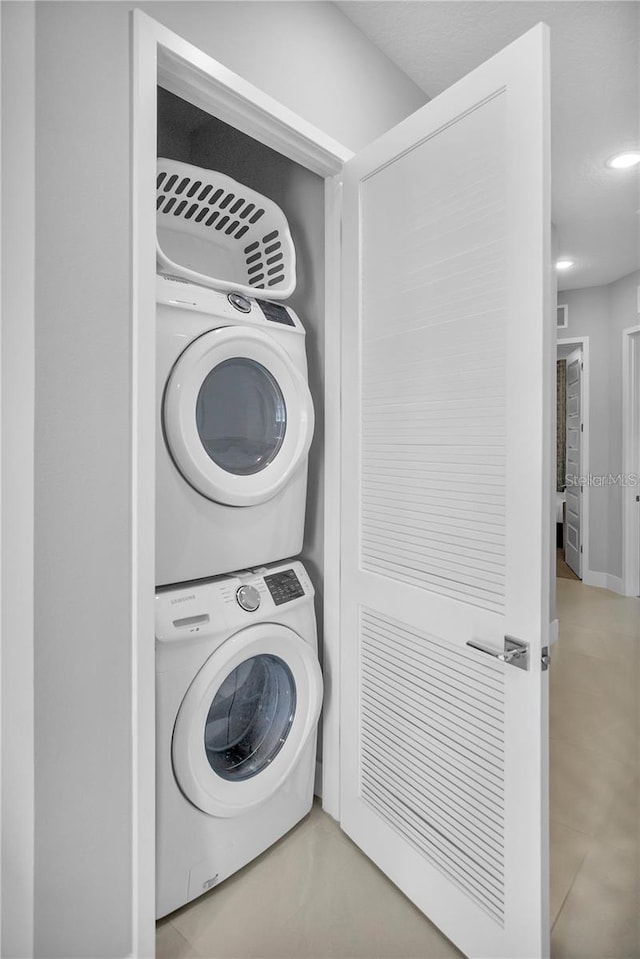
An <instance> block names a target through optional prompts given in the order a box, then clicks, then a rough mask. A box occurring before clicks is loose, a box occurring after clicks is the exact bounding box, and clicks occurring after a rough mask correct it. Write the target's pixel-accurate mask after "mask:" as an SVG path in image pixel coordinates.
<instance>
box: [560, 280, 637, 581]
mask: <svg viewBox="0 0 640 959" xmlns="http://www.w3.org/2000/svg"><path fill="white" fill-rule="evenodd" d="M638 284H640V271H637V272H635V273H631V274H629V276H625V277H622V279H620V280H617V281H616V282H615V283H611V284H609V285H608V286H595V287H588V288H586V289H582V290H568V291H564V292H562V293H559V294H558V303H566V304H568V307H569V325H568V327H567V329H566V330H561V331H558V335H559V336H560V337H571V336H588V337H589V347H590V364H591V368H590V380H591V382H590V416H591V422H590V436H589V442H590V460H591V462H590V464H589V466H590V472H591V473H593V474H596V475H606V474H608V473H614V474H617V473H620V472H621V471H622V331H623V330H624V329H625V328H626V327H628V326H634V325H635V324H637V323H638V313H637V287H638ZM589 496H590V505H589V511H590V517H589V525H590V528H589V566H590V569H591V570H592V571H594V572H601V573H607V574H608V575H610V576H614V577H621V576H622V495H621V489H620V487H616V486H602V487H597V486H592V487H591V489H590V493H589Z"/></svg>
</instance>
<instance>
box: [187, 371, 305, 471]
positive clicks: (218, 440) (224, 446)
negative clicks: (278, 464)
mask: <svg viewBox="0 0 640 959" xmlns="http://www.w3.org/2000/svg"><path fill="white" fill-rule="evenodd" d="M196 425H197V428H198V433H199V436H200V440H201V442H202V445H203V446H204V448H205V450H206V451H207V454H208V455H209V456H210V457H211V459H212V460H213V462H214V463H215V464H216V465H217V466H219V467H220V468H221V469H223V470H226V471H227V472H228V473H234V474H235V475H236V476H249V475H251V474H252V473H259V472H260V470H263V469H264V468H265V467H266V466H268V465H269V463H271V462H272V461H273V460H274V459H275V457H276V456H277V455H278V451H279V449H280V447H281V446H282V441H283V440H284V435H285V431H286V428H287V410H286V406H285V402H284V397H283V395H282V392H281V390H280V387H279V386H278V384H277V382H276V381H275V379H274V378H273V376H272V375H271V373H270V372H269V371H268V370H267V369H266V368H265V367H264V366H262V364H261V363H257V362H256V361H255V360H251V359H248V358H246V357H233V358H232V359H229V360H224V362H222V363H219V364H218V365H217V366H215V367H214V368H213V369H212V370H211V372H210V373H209V374H208V375H207V377H206V378H205V380H204V382H203V384H202V386H201V387H200V392H199V394H198V400H197V403H196Z"/></svg>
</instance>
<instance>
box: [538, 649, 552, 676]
mask: <svg viewBox="0 0 640 959" xmlns="http://www.w3.org/2000/svg"><path fill="white" fill-rule="evenodd" d="M540 663H541V665H542V672H543V673H544V672H546V670H547V669H549V666H550V665H551V653H550V652H549V647H548V646H543V647H542V655H541V656H540Z"/></svg>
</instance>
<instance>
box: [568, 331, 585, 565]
mask: <svg viewBox="0 0 640 959" xmlns="http://www.w3.org/2000/svg"><path fill="white" fill-rule="evenodd" d="M566 425H567V433H566V437H567V440H566V450H567V454H566V464H567V465H566V470H565V472H566V492H565V495H566V502H567V506H566V510H567V523H566V538H565V543H564V558H565V562H566V564H567V566H570V567H571V569H572V570H573V572H574V573H575V574H576V576H578V577H579V578H580V579H582V547H581V544H582V535H581V518H582V486H581V485H580V483H579V478H580V476H581V475H582V468H581V463H582V452H581V451H582V350H575V351H574V352H573V353H571V354H570V356H568V357H567V424H566Z"/></svg>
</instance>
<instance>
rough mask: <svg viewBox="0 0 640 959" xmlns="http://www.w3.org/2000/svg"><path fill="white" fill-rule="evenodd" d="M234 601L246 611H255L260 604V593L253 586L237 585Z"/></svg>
mask: <svg viewBox="0 0 640 959" xmlns="http://www.w3.org/2000/svg"><path fill="white" fill-rule="evenodd" d="M236 602H237V603H238V606H240V607H241V608H242V609H244V610H246V612H247V613H255V611H256V609H257V608H258V606H259V605H260V593H259V592H258V590H257V589H256V588H255V586H250V585H249V586H239V587H238V589H237V590H236Z"/></svg>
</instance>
